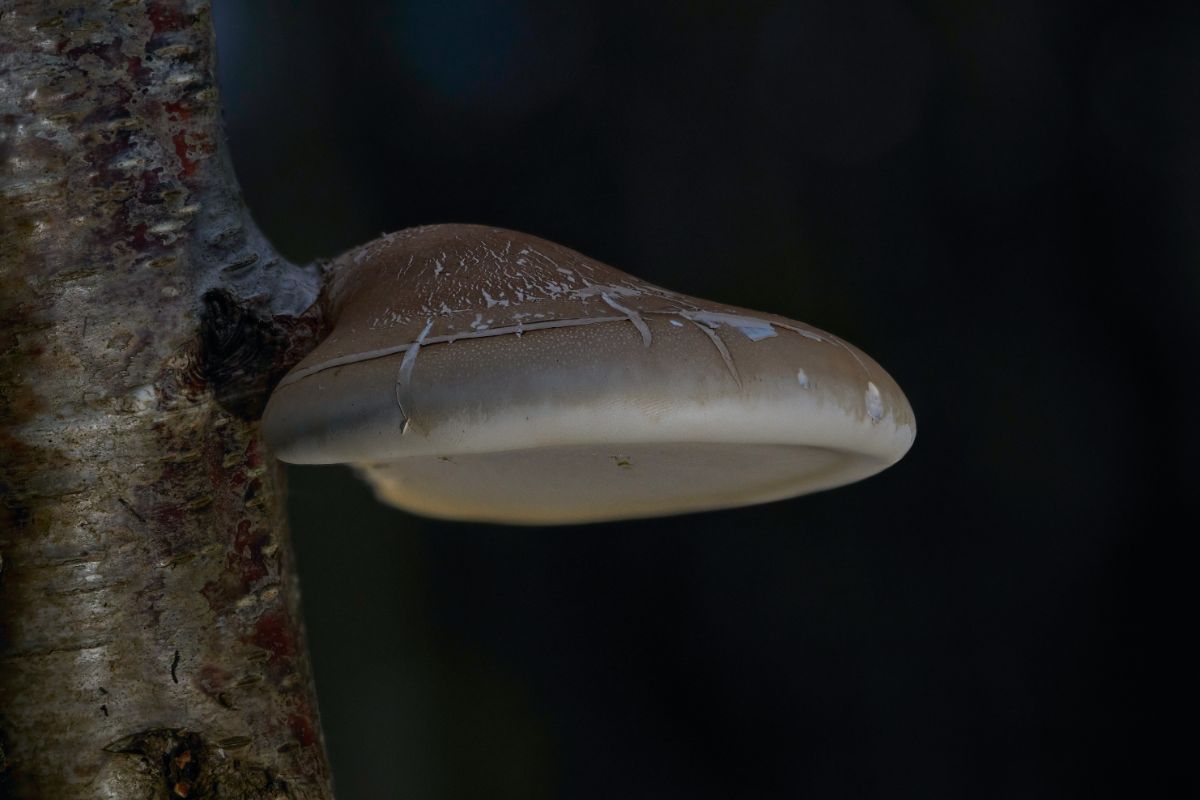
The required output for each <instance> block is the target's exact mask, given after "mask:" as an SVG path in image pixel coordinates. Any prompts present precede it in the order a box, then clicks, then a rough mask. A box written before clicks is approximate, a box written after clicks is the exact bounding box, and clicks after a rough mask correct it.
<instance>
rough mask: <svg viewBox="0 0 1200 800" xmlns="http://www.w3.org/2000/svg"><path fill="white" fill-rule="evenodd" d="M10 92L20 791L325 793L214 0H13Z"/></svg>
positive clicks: (272, 281)
mask: <svg viewBox="0 0 1200 800" xmlns="http://www.w3.org/2000/svg"><path fill="white" fill-rule="evenodd" d="M0 117H2V132H0V136H2V139H0V159H2V163H3V167H2V170H3V171H2V172H0V204H2V205H0V557H2V559H3V561H2V562H0V563H2V572H0V747H2V748H3V749H2V751H0V796H6V797H9V796H11V797H19V798H51V799H52V800H70V799H71V798H97V797H99V798H164V797H166V798H177V797H184V798H313V799H318V798H328V797H331V796H332V795H331V790H330V781H329V770H328V767H327V765H326V760H325V755H324V749H323V744H322V739H321V733H320V726H319V721H318V718H317V710H316V700H315V696H314V693H313V689H312V682H311V676H310V674H309V666H308V659H307V655H306V651H305V644H304V636H303V630H302V625H301V619H300V610H299V602H298V601H299V596H298V590H297V585H296V581H295V572H294V570H293V567H292V563H291V555H290V552H291V551H290V544H289V540H288V534H287V529H286V525H285V519H284V508H283V484H282V480H281V474H280V472H279V470H278V468H277V467H276V466H275V463H274V462H273V461H272V460H271V459H270V458H267V457H264V453H263V451H262V446H261V444H260V442H259V438H258V422H257V420H258V416H259V412H260V411H261V408H262V406H263V404H264V403H265V397H266V393H267V391H268V389H269V387H270V385H271V384H272V382H273V381H274V380H276V379H277V378H278V377H279V376H280V375H282V373H283V371H285V370H286V368H287V366H288V364H289V363H293V362H295V361H296V360H297V359H298V358H299V357H300V355H302V354H303V352H304V351H305V350H306V349H307V348H308V347H309V346H310V344H311V342H312V341H313V337H314V336H315V335H317V333H318V332H319V331H318V329H319V327H320V320H319V318H318V315H317V312H316V311H315V307H314V306H313V301H314V299H315V298H316V296H317V293H318V291H319V288H320V287H319V282H320V281H319V274H318V270H317V269H316V268H302V267H297V266H295V265H292V264H289V263H287V262H286V261H284V260H283V259H281V258H280V257H279V256H278V255H277V254H276V253H275V252H274V251H273V250H272V249H271V247H270V245H269V244H268V243H267V242H266V240H265V239H264V238H263V237H262V235H261V234H260V233H259V232H258V231H257V230H256V229H255V227H254V226H253V224H252V223H251V221H250V220H249V218H248V217H247V215H246V213H245V210H244V208H243V205H242V202H241V199H240V196H239V194H238V189H237V185H236V181H235V179H234V177H233V174H232V170H231V168H230V165H229V161H228V157H227V154H226V152H225V149H224V146H223V140H222V135H221V130H220V115H219V104H218V95H217V88H216V79H215V69H214V44H213V39H212V25H211V20H210V12H209V8H208V5H207V4H206V3H204V2H199V1H198V0H155V1H153V2H134V1H133V0H114V1H113V2H79V1H77V2H65V1H64V0H3V2H2V3H0ZM280 135H286V132H281V133H280Z"/></svg>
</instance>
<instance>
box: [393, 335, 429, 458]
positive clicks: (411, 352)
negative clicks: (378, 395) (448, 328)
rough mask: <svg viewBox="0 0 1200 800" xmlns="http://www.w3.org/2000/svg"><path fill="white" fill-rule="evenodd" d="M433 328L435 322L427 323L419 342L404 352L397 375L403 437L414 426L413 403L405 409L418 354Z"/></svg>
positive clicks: (398, 403)
mask: <svg viewBox="0 0 1200 800" xmlns="http://www.w3.org/2000/svg"><path fill="white" fill-rule="evenodd" d="M432 327H433V320H429V321H428V322H426V323H425V327H424V328H423V329H422V330H421V333H420V334H419V335H418V336H417V340H416V341H415V342H413V343H412V346H411V347H409V348H408V350H406V351H405V352H404V358H403V359H401V360H400V369H399V370H398V371H397V373H396V405H397V406H399V407H400V418H401V420H402V421H401V423H400V435H401V436H403V435H404V434H406V433H408V429H409V428H410V427H411V425H412V403H408V408H405V401H406V399H407V397H408V394H409V391H408V390H409V387H410V386H411V385H412V371H413V367H414V366H415V365H416V363H417V353H419V352H421V345H423V344H425V337H426V336H428V335H429V329H430V328H432Z"/></svg>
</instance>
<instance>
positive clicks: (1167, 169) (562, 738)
mask: <svg viewBox="0 0 1200 800" xmlns="http://www.w3.org/2000/svg"><path fill="white" fill-rule="evenodd" d="M214 5H215V13H216V21H217V27H218V37H219V43H220V56H221V82H222V86H223V90H224V102H225V112H226V119H227V124H228V135H229V139H230V141H231V145H232V151H233V157H234V161H235V163H236V166H237V171H238V174H239V176H240V179H241V182H242V186H243V188H244V190H245V194H246V197H247V200H248V202H249V205H250V207H251V209H252V210H253V213H254V214H255V216H256V217H257V219H258V221H259V222H260V223H261V225H262V227H263V228H264V229H265V231H266V232H267V234H268V235H269V237H270V238H271V239H272V240H274V242H275V243H276V245H277V246H278V247H279V248H280V249H281V250H282V251H283V252H284V253H285V254H286V255H287V256H288V257H290V258H291V259H293V260H296V261H300V262H306V261H310V260H312V259H314V258H319V257H329V256H333V255H336V254H337V253H339V252H340V251H343V250H345V249H347V248H349V247H351V246H354V245H356V244H359V243H362V242H364V241H367V240H369V239H371V238H374V237H376V236H378V235H379V234H380V233H382V232H384V231H392V230H396V229H399V228H404V227H408V226H412V225H417V224H424V223H434V222H477V223H485V224H492V225H499V226H504V227H510V228H515V229H518V230H522V231H527V232H530V233H533V234H536V235H538V236H543V237H546V238H549V239H552V240H554V241H557V242H560V243H563V244H566V245H568V246H570V247H573V248H575V249H577V250H580V251H582V252H584V253H586V254H588V255H590V256H593V257H595V258H597V259H600V260H602V261H604V262H607V263H610V264H613V265H614V266H617V267H619V268H622V269H625V270H628V271H630V272H632V273H634V274H636V275H638V276H640V277H642V278H645V279H647V280H649V281H652V282H654V283H658V284H662V285H664V286H667V287H670V288H672V289H676V290H679V291H683V292H686V293H689V294H695V295H700V296H703V297H711V298H715V299H718V300H720V301H722V302H727V303H733V304H737V305H742V306H748V307H751V308H761V309H764V310H768V311H771V312H776V313H780V314H784V315H786V316H790V317H794V318H798V319H801V320H804V321H806V322H809V323H812V324H814V325H816V326H818V327H821V328H824V329H826V330H829V331H833V332H835V333H837V334H839V335H840V336H843V337H845V338H847V339H849V340H850V341H852V342H854V343H855V344H857V345H859V346H860V347H862V348H863V349H865V350H866V351H867V352H869V353H870V354H871V355H872V356H874V357H875V358H876V359H878V361H879V362H880V363H881V364H883V365H884V366H885V367H886V368H887V369H888V370H889V371H890V372H891V373H892V375H893V376H894V377H895V378H896V379H897V381H898V382H899V383H900V385H901V386H903V387H904V389H905V390H906V392H907V394H908V396H909V399H910V400H911V402H912V405H913V407H914V408H915V410H916V413H917V418H918V421H919V434H918V436H917V441H916V445H915V447H914V449H913V450H912V452H911V453H910V454H909V456H908V457H907V458H906V459H905V460H904V461H902V462H901V463H900V464H899V465H897V466H896V467H894V468H892V469H890V470H888V471H887V472H885V473H883V474H881V475H879V476H877V477H875V478H873V479H871V480H868V481H866V482H863V483H860V484H857V485H854V486H850V487H847V488H844V489H840V490H837V491H833V492H829V493H825V494H820V495H815V496H810V497H804V498H799V499H796V500H793V501H789V502H782V503H776V504H772V505H768V506H762V507H756V508H749V509H742V510H737V511H729V512H722V513H710V514H700V515H692V516H686V517H679V518H672V519H663V520H653V521H644V522H629V523H621V524H607V525H593V526H586V527H580V528H563V529H553V528H550V529H546V528H541V529H519V528H505V527H490V526H474V525H463V524H447V523H439V522H432V521H429V520H424V519H420V518H416V517H412V516H409V515H406V514H404V513H401V512H399V511H394V510H390V509H387V508H383V507H380V506H378V505H376V504H375V503H374V502H373V501H372V498H371V497H370V495H369V493H368V491H367V490H366V489H365V488H364V486H362V485H360V484H359V483H358V482H356V480H355V478H354V477H353V475H351V474H350V473H349V472H348V471H346V470H344V469H340V468H329V469H317V468H304V469H294V470H292V471H291V510H292V518H293V523H294V527H295V535H296V547H297V550H298V557H299V562H300V571H301V576H302V581H303V587H304V600H305V613H306V615H307V624H308V631H309V635H310V638H311V647H312V654H313V659H314V662H315V669H316V677H317V684H318V691H319V694H320V700H321V712H322V715H323V718H324V723H325V731H326V736H327V740H328V746H329V750H330V753H331V756H332V760H333V765H334V770H335V774H336V781H337V786H338V790H339V798H341V800H357V799H358V798H391V797H397V798H399V797H403V798H482V797H487V798H509V797H511V798H572V799H573V798H668V797H686V798H710V797H711V798H793V797H809V798H844V797H920V798H934V797H1004V798H1009V797H1012V798H1018V797H1019V798H1039V797H1099V796H1131V795H1133V796H1147V794H1151V795H1152V796H1156V792H1157V790H1165V789H1166V788H1167V787H1168V786H1169V785H1170V781H1171V777H1170V776H1172V775H1173V774H1175V770H1176V769H1178V768H1180V767H1181V765H1186V764H1188V763H1189V761H1193V760H1194V741H1192V742H1188V741H1186V739H1185V738H1184V737H1182V736H1178V735H1176V734H1172V733H1169V731H1171V730H1172V727H1171V723H1172V721H1173V722H1176V723H1178V722H1188V721H1189V720H1191V722H1189V724H1194V716H1192V715H1191V714H1190V712H1189V713H1185V711H1184V707H1185V706H1184V703H1185V701H1186V702H1190V700H1191V699H1192V698H1194V692H1193V690H1192V689H1191V688H1188V689H1187V690H1186V691H1185V690H1184V689H1182V688H1180V687H1181V686H1183V685H1187V686H1188V687H1190V686H1191V681H1190V680H1189V681H1188V682H1187V683H1186V684H1181V683H1177V682H1176V681H1175V678H1176V677H1181V676H1183V673H1184V669H1183V667H1182V662H1181V661H1179V660H1178V658H1177V654H1176V653H1175V645H1174V643H1175V642H1182V641H1185V640H1186V639H1187V638H1190V637H1191V636H1192V635H1194V629H1195V623H1194V621H1193V620H1192V619H1190V617H1191V612H1186V609H1187V608H1190V607H1192V606H1194V602H1195V601H1194V600H1192V599H1191V597H1190V594H1189V593H1188V592H1187V591H1186V589H1187V588H1189V587H1190V583H1191V582H1193V581H1194V578H1192V576H1191V574H1190V573H1191V572H1192V570H1191V567H1190V564H1191V563H1192V562H1188V561H1185V560H1184V559H1182V558H1180V557H1179V555H1178V550H1179V547H1180V543H1181V542H1184V541H1187V540H1188V539H1190V538H1191V537H1194V536H1195V532H1196V531H1197V530H1200V526H1198V525H1197V520H1196V514H1195V504H1194V502H1193V497H1194V492H1195V484H1196V477H1197V468H1196V456H1195V453H1196V451H1197V446H1198V445H1200V436H1198V435H1197V428H1196V401H1197V396H1198V393H1197V382H1196V379H1195V372H1196V366H1197V364H1196V362H1197V355H1196V354H1197V346H1198V345H1200V222H1198V221H1200V16H1198V9H1197V7H1196V6H1195V4H1179V5H1178V6H1170V5H1167V4H1146V6H1147V7H1146V8H1139V6H1138V4H1131V3H1115V2H1083V1H1082V0H1079V1H1077V2H1055V3H1051V2H1044V1H1043V0H992V1H990V2H989V1H988V0H979V1H978V2H965V1H963V0H953V1H952V0H925V1H924V2H909V3H905V2H899V1H898V0H896V1H893V0H836V2H834V1H833V0H829V1H828V2H765V1H761V0H759V1H756V0H742V1H741V2H728V3H718V2H705V1H703V0H691V2H640V3H624V2H616V1H614V0H609V1H607V2H591V3H589V2H564V1H563V0H528V2H486V1H485V0H420V1H417V0H414V1H413V2H398V1H397V2H363V1H362V0H355V2H340V3H322V2H305V1H303V0H296V1H295V2H283V0H216V2H215V4H214ZM1151 6H1152V7H1151ZM1185 612H1186V613H1185ZM1185 616H1186V617H1188V619H1187V621H1184V619H1185ZM1186 677H1187V678H1189V679H1193V678H1194V677H1195V676H1194V673H1191V672H1189V673H1188V674H1187V676H1186ZM1193 735H1194V734H1193Z"/></svg>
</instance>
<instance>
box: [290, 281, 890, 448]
mask: <svg viewBox="0 0 1200 800" xmlns="http://www.w3.org/2000/svg"><path fill="white" fill-rule="evenodd" d="M601 297H602V298H603V299H605V301H606V302H608V301H609V300H610V298H607V297H605V296H604V295H603V294H602V295H601ZM609 305H610V306H612V307H613V309H614V310H618V311H622V312H633V310H632V309H627V308H625V307H624V306H622V305H621V304H619V303H616V304H614V303H612V302H609ZM633 315H634V316H630V315H629V314H628V313H626V314H625V316H623V317H575V318H570V319H556V320H543V321H540V322H524V321H523V320H518V321H517V322H516V324H514V325H505V326H501V327H496V328H487V327H483V328H478V329H476V330H473V331H470V332H467V331H461V332H456V333H452V334H444V335H440V336H429V335H428V333H429V331H430V330H431V329H432V326H433V320H428V321H427V322H426V324H425V327H424V328H423V329H422V331H421V333H420V335H419V336H418V337H417V339H416V341H413V342H408V343H405V344H400V345H396V346H394V347H383V348H379V349H376V350H367V351H363V352H360V353H353V354H350V355H346V356H340V357H338V358H332V359H329V360H328V361H323V362H321V363H320V364H314V365H312V366H311V367H305V368H304V369H302V370H296V371H293V372H291V373H289V374H288V375H287V376H286V377H285V378H284V379H283V380H282V381H280V382H279V386H280V387H283V386H287V385H289V384H292V383H296V382H297V381H300V380H303V379H304V378H307V377H309V376H310V375H315V374H317V373H318V372H324V371H325V370H328V369H334V368H335V367H343V366H348V365H350V364H357V363H359V362H362V361H371V360H374V359H376V358H386V357H387V356H392V355H396V354H398V353H404V358H403V360H402V361H401V363H400V371H399V373H398V375H397V381H396V402H397V404H398V405H399V406H400V410H401V413H404V423H403V426H404V427H403V428H402V432H403V431H407V429H408V426H409V424H410V421H411V419H410V417H409V415H408V414H407V413H405V408H406V406H405V403H404V399H403V395H404V394H406V393H407V388H408V384H409V381H411V376H412V368H413V364H414V363H415V361H416V356H417V352H418V351H419V350H420V348H422V347H429V346H431V345H435V344H449V343H452V342H455V341H457V340H459V339H482V338H487V337H491V336H506V335H510V334H511V335H516V336H520V335H521V334H522V333H526V332H529V331H536V330H547V329H551V328H566V327H573V326H577V325H593V324H600V323H606V322H607V323H612V322H625V321H629V322H632V323H633V324H634V326H635V327H637V329H638V331H639V332H640V333H642V341H643V342H644V343H645V345H646V346H647V347H649V346H650V344H651V342H652V337H651V335H650V330H649V326H648V325H647V324H646V321H645V317H644V316H643V315H658V316H679V317H683V318H684V319H687V320H688V321H690V322H691V323H692V324H693V325H695V326H696V327H697V328H698V329H699V330H700V331H702V332H703V333H704V335H705V336H707V337H708V340H709V341H710V342H712V344H713V346H714V347H715V348H716V349H717V352H718V354H719V355H720V356H721V360H722V362H724V364H725V367H726V369H727V370H728V371H729V374H730V376H731V377H732V378H733V380H734V382H735V383H736V384H737V385H738V388H741V387H742V380H741V376H740V375H739V373H738V370H737V366H736V364H734V360H733V355H732V354H731V353H730V352H729V348H728V347H727V346H726V345H725V342H724V340H722V339H721V337H720V334H719V332H718V330H717V329H716V328H717V327H719V326H720V325H721V324H726V325H730V326H731V327H735V328H737V329H738V330H741V331H742V333H743V334H745V335H746V338H748V339H750V341H752V342H758V341H762V340H763V339H766V338H770V337H771V336H775V335H777V334H776V332H775V331H774V328H776V327H778V328H782V329H784V330H786V331H790V332H792V333H796V334H798V335H800V336H803V337H804V338H806V339H810V340H812V341H816V342H821V343H823V344H828V345H831V346H834V347H839V348H841V349H843V350H845V351H846V353H848V354H849V355H850V357H851V358H853V359H854V361H855V363H857V364H858V366H859V367H860V368H861V369H862V371H863V373H864V375H867V376H869V375H870V374H871V373H870V370H869V369H868V368H867V365H866V364H865V363H863V360H862V359H861V358H859V357H858V354H857V353H855V352H854V349H853V348H852V347H850V346H849V345H848V344H846V343H845V342H843V341H842V340H840V339H838V338H837V337H835V336H831V335H821V334H818V333H814V332H813V331H809V330H806V329H804V328H800V327H797V326H795V325H789V324H787V323H783V322H769V321H767V320H760V319H757V318H755V317H744V316H739V315H734V314H721V313H716V312H711V313H709V312H693V311H688V310H684V309H680V310H678V311H643V312H641V313H638V312H633ZM635 318H636V320H637V321H636V322H635V321H634V319H635ZM733 320H736V321H738V322H739V323H742V324H741V325H734V322H733ZM669 322H670V323H671V325H673V326H676V327H678V326H680V325H682V324H683V323H681V322H679V321H678V320H676V319H670V320H669ZM639 323H640V324H639ZM766 328H770V329H771V334H770V335H766V336H764V335H762V334H761V332H762V331H763V330H765V329H766ZM747 331H751V332H754V334H755V335H754V336H751V335H750V333H748V332H747ZM796 377H797V383H798V384H799V385H800V386H801V387H802V388H805V389H807V388H809V387H810V386H811V382H810V379H809V376H808V373H807V372H805V371H804V370H803V369H799V370H798V371H797V375H796ZM864 397H865V401H866V411H867V416H868V417H870V418H871V419H872V420H873V421H875V422H878V421H880V420H881V419H882V418H883V412H884V408H883V397H882V395H881V393H880V391H879V387H877V386H876V385H875V384H874V382H872V381H870V380H868V381H867V388H866V390H865V394H864Z"/></svg>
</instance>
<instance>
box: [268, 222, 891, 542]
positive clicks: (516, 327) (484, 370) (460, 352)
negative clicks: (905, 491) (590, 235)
mask: <svg viewBox="0 0 1200 800" xmlns="http://www.w3.org/2000/svg"><path fill="white" fill-rule="evenodd" d="M333 269H334V277H333V283H332V286H331V290H330V303H331V315H332V318H333V319H334V321H335V322H334V327H333V331H332V333H331V334H330V335H329V337H328V338H327V339H325V341H323V342H322V343H321V344H320V345H319V346H318V347H317V348H316V349H315V350H313V352H312V353H310V354H309V355H308V357H307V358H305V359H304V361H302V362H301V363H300V364H298V365H297V366H296V367H295V369H293V370H292V371H291V372H290V373H288V375H287V377H285V378H284V379H283V381H282V382H281V383H280V384H279V386H278V387H277V388H276V390H275V392H274V394H273V395H272V396H271V400H270V403H269V404H268V406H267V411H266V415H265V417H264V419H263V426H264V431H265V436H266V440H267V443H268V445H269V446H270V447H271V449H272V450H274V452H275V453H276V454H277V455H278V456H279V458H281V459H283V460H284V461H289V462H292V463H298V464H339V463H346V464H354V465H355V466H357V467H358V468H359V470H360V471H361V472H362V474H363V476H364V477H365V478H366V479H367V480H368V481H370V482H371V484H372V485H373V486H374V487H375V490H376V492H377V494H378V496H379V497H380V499H382V500H383V501H385V502H388V503H391V504H393V505H396V506H399V507H401V508H405V509H408V510H410V511H414V512H416V513H419V514H427V515H430V516H435V517H444V518H451V519H469V520H483V521H490V522H505V523H516V524H551V523H569V522H592V521H597V520H606V519H622V518H630V517H648V516H658V515H663V514H674V513H683V512H688V511H700V510H705V509H715V508H726V507H730V506H739V505H748V504H751V503H760V502H766V501H769V500H778V499H781V498H785V497H793V496H795V495H799V494H805V493H807V492H814V491H818V490H821V489H828V488H831V487H834V486H839V485H842V484H845V483H849V482H851V481H855V480H859V479H860V478H865V477H867V476H869V475H872V474H874V473H876V472H879V471H880V470H882V469H884V468H885V467H887V466H889V465H891V464H893V463H895V462H896V461H898V460H899V459H900V458H901V457H902V456H903V455H904V453H905V452H906V451H907V450H908V448H909V446H910V445H911V444H912V441H913V436H914V434H915V422H914V419H913V414H912V409H911V408H910V407H909V405H908V401H907V400H906V399H905V397H904V394H903V393H902V392H901V391H900V388H899V387H898V386H897V385H896V383H895V382H894V381H893V380H892V379H891V377H889V376H888V374H887V373H886V372H884V371H883V369H882V368H880V366H879V365H878V364H876V363H875V362H874V361H872V360H871V358H870V357H869V356H867V355H865V354H864V353H862V352H861V351H859V350H857V349H856V348H854V347H852V346H851V345H849V344H846V343H845V342H843V341H841V340H840V339H838V338H836V337H834V336H832V335H830V334H827V333H824V332H822V331H819V330H817V329H815V328H812V327H810V326H808V325H805V324H803V323H800V322H795V321H793V320H789V319H785V318H783V317H778V316H775V315H772V314H763V313H760V312H757V311H747V310H745V309H741V308H735V307H733V306H726V305H720V304H717V303H712V302H709V301H707V300H700V299H697V298H694V297H688V296H686V295H681V294H676V293H675V292H671V291H667V290H666V289H661V288H659V287H657V286H654V285H652V284H649V283H646V282H644V281H641V280H638V279H637V278H634V277H632V276H630V275H626V274H625V273H623V272H620V271H618V270H615V269H613V268H612V267H608V266H605V265H604V264H601V263H599V262H596V261H593V260H591V259H589V258H587V257H586V256H583V255H581V254H579V253H576V252H575V251H573V250H569V249H567V248H565V247H561V246H559V245H556V244H553V243H551V242H547V241H545V240H543V239H538V238H535V237H533V236H529V235H527V234H523V233H516V232H513V231H507V230H501V229H498V228H486V227H480V226H474V225H434V226H428V227H422V228H412V229H409V230H405V231H401V232H399V233H395V234H391V235H388V236H386V237H384V238H382V239H379V240H377V241H375V242H372V243H371V244H368V245H366V246H364V247H362V248H359V249H358V250H354V251H351V252H350V253H347V254H346V255H344V256H342V257H341V258H340V259H339V260H338V261H337V262H336V263H335V264H334V267H333Z"/></svg>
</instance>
